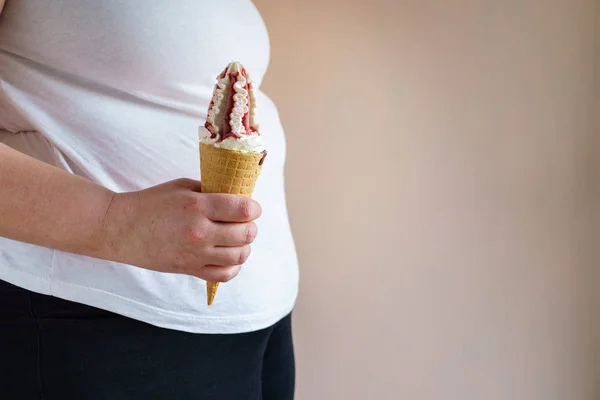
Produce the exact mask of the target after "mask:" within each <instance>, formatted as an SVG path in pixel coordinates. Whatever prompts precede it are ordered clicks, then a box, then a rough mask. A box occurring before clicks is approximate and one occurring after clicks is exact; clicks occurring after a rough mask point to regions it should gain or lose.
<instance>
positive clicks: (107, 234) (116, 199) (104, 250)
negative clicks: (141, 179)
mask: <svg viewBox="0 0 600 400" xmlns="http://www.w3.org/2000/svg"><path fill="white" fill-rule="evenodd" d="M136 197H137V195H136V192H126V193H115V192H110V193H109V198H108V200H107V202H106V207H105V210H104V213H103V217H102V218H101V221H100V225H99V227H98V232H97V234H96V235H94V238H93V240H92V243H91V248H92V254H90V256H92V257H96V258H102V259H106V260H111V261H117V262H127V261H128V260H127V254H128V253H127V252H126V251H125V249H126V248H127V243H126V242H127V238H128V237H129V236H131V235H130V233H131V230H132V229H131V228H132V223H131V221H132V214H133V210H134V203H135V202H136Z"/></svg>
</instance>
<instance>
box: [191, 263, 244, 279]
mask: <svg viewBox="0 0 600 400" xmlns="http://www.w3.org/2000/svg"><path fill="white" fill-rule="evenodd" d="M241 269H242V267H241V265H233V266H230V267H224V266H221V265H205V266H204V267H202V268H201V269H200V270H199V271H198V275H199V277H200V278H202V279H204V280H205V281H207V282H228V281H230V280H232V279H233V278H235V277H236V276H237V274H239V273H240V270H241ZM200 275H201V276H200Z"/></svg>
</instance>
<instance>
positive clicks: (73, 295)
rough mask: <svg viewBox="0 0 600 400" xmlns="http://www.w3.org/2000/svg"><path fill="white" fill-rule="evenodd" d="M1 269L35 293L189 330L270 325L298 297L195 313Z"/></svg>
mask: <svg viewBox="0 0 600 400" xmlns="http://www.w3.org/2000/svg"><path fill="white" fill-rule="evenodd" d="M0 271H1V272H2V273H1V274H0V279H2V280H5V281H6V282H8V283H11V284H13V285H16V286H19V287H22V288H24V289H27V290H30V291H33V292H36V293H41V294H46V295H51V296H55V297H58V298H61V299H65V300H69V301H74V302H77V303H82V304H85V305H89V306H92V307H96V308H100V309H103V310H106V311H110V312H113V313H116V314H119V315H123V316H125V317H128V318H131V319H135V320H138V321H142V322H145V323H148V324H150V325H154V326H158V327H161V328H165V329H173V330H178V331H183V332H189V333H202V334H237V333H246V332H253V331H258V330H261V329H264V328H268V327H269V326H272V325H274V324H276V323H277V322H278V321H279V320H281V319H282V318H284V317H285V316H286V315H288V314H289V313H291V312H292V310H293V308H294V305H295V303H296V298H297V293H294V295H293V296H292V297H291V298H290V299H288V301H287V302H286V303H285V305H284V306H283V307H280V308H278V309H277V310H275V311H273V312H269V313H261V314H252V315H246V316H244V315H239V316H231V317H221V316H218V317H217V316H195V315H189V314H181V313H175V312H172V311H167V310H163V309H160V308H156V307H152V306H149V305H147V304H144V303H141V302H138V301H135V300H132V299H129V298H127V297H124V296H120V295H117V294H115V293H110V292H106V291H104V290H101V289H96V288H92V287H87V286H82V285H78V284H74V283H70V282H63V281H57V280H52V281H50V279H49V277H43V276H38V275H33V274H30V273H28V272H23V271H18V270H14V269H12V268H0ZM50 288H52V290H51V291H50Z"/></svg>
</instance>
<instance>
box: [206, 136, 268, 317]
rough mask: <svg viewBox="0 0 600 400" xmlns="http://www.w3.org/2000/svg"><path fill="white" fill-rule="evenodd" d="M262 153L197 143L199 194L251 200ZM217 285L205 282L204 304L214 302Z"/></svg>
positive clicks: (261, 161)
mask: <svg viewBox="0 0 600 400" xmlns="http://www.w3.org/2000/svg"><path fill="white" fill-rule="evenodd" d="M265 156H266V152H263V153H259V154H257V153H242V152H239V151H235V150H227V149H221V148H218V147H215V146H212V145H210V144H206V143H200V175H201V180H202V184H201V185H202V186H201V187H202V193H230V194H238V195H242V196H246V197H252V192H253V191H254V186H255V184H256V180H257V179H258V175H259V174H260V170H261V168H262V164H263V160H264V158H265ZM218 288H219V282H206V294H207V299H208V305H209V306H210V305H211V304H212V303H213V300H214V299H215V295H216V294H217V289H218Z"/></svg>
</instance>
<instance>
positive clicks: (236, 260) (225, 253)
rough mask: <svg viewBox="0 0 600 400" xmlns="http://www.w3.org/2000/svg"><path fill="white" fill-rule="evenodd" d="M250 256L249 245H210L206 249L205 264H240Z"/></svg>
mask: <svg viewBox="0 0 600 400" xmlns="http://www.w3.org/2000/svg"><path fill="white" fill-rule="evenodd" d="M249 256H250V246H249V245H245V246H239V247H212V248H210V249H207V250H206V263H207V265H242V264H243V263H245V262H246V260H247V259H248V257H249Z"/></svg>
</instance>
